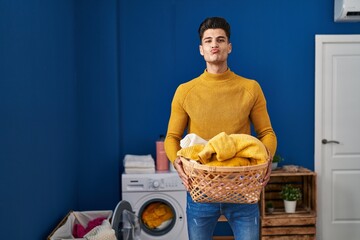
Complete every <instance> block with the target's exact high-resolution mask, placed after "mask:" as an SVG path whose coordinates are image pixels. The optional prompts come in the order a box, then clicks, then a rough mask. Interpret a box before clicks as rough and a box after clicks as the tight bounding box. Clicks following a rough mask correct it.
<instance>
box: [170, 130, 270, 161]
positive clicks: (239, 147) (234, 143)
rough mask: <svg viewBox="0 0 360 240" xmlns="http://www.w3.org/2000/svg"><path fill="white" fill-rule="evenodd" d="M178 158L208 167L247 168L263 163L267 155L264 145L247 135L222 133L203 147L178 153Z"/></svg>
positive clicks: (198, 146)
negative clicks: (191, 160)
mask: <svg viewBox="0 0 360 240" xmlns="http://www.w3.org/2000/svg"><path fill="white" fill-rule="evenodd" d="M177 155H178V156H182V157H184V158H188V159H193V160H196V161H199V162H201V163H202V164H205V165H209V166H228V167H232V166H249V165H257V164H261V163H265V162H266V161H267V159H268V153H267V150H266V147H265V146H264V144H263V143H262V142H261V141H260V140H259V139H257V138H255V137H253V136H251V135H248V134H231V135H227V134H226V133H224V132H222V133H219V134H218V135H216V136H214V137H213V138H211V139H210V140H209V141H208V142H207V143H206V144H205V145H200V144H198V145H194V146H192V147H188V148H183V149H181V150H179V151H178V153H177Z"/></svg>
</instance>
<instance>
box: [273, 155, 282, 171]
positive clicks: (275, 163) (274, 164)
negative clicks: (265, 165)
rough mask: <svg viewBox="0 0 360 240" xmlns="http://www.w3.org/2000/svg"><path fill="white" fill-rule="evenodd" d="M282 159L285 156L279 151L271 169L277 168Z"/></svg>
mask: <svg viewBox="0 0 360 240" xmlns="http://www.w3.org/2000/svg"><path fill="white" fill-rule="evenodd" d="M282 161H284V158H283V157H282V156H281V155H280V154H279V153H276V154H275V155H274V157H273V161H272V164H271V169H272V170H274V169H276V168H277V167H278V164H279V162H282Z"/></svg>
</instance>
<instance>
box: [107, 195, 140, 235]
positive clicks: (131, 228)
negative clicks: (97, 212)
mask: <svg viewBox="0 0 360 240" xmlns="http://www.w3.org/2000/svg"><path fill="white" fill-rule="evenodd" d="M111 226H112V228H113V229H114V231H115V235H116V238H117V239H118V240H137V239H140V238H139V236H140V231H141V229H140V223H139V219H138V217H137V216H136V214H135V213H134V212H133V211H132V207H131V205H130V203H129V202H127V201H124V200H122V201H120V202H119V203H118V204H117V206H116V208H115V210H114V214H113V218H112V222H111Z"/></svg>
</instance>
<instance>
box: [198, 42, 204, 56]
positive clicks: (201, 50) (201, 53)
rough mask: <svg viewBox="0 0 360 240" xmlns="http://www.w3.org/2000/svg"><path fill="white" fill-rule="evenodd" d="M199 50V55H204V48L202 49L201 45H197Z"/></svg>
mask: <svg viewBox="0 0 360 240" xmlns="http://www.w3.org/2000/svg"><path fill="white" fill-rule="evenodd" d="M199 51H200V55H201V56H204V50H203V46H202V45H199Z"/></svg>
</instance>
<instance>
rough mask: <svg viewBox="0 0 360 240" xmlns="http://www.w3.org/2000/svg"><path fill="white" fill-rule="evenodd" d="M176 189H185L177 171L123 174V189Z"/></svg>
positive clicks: (132, 190) (126, 190)
mask: <svg viewBox="0 0 360 240" xmlns="http://www.w3.org/2000/svg"><path fill="white" fill-rule="evenodd" d="M164 190H166V191H176V190H185V187H184V185H183V183H182V181H181V179H180V177H179V175H178V174H177V173H171V172H169V173H168V172H166V173H154V174H123V175H122V191H123V192H136V191H164Z"/></svg>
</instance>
